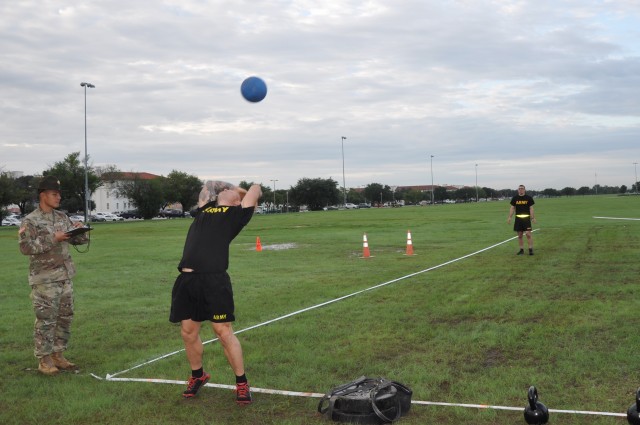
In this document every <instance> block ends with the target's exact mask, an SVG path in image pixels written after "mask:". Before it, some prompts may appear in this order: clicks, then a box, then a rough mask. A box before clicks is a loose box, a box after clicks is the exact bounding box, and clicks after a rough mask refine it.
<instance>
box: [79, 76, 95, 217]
mask: <svg viewBox="0 0 640 425" xmlns="http://www.w3.org/2000/svg"><path fill="white" fill-rule="evenodd" d="M80 86H81V87H84V222H85V223H88V222H89V216H88V214H89V174H88V173H89V168H88V165H87V161H88V157H89V154H88V153H87V87H89V88H90V89H94V88H96V86H94V85H93V84H91V83H80Z"/></svg>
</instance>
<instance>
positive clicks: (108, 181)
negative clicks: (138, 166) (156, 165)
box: [91, 173, 160, 213]
mask: <svg viewBox="0 0 640 425" xmlns="http://www.w3.org/2000/svg"><path fill="white" fill-rule="evenodd" d="M158 177H160V176H157V175H155V174H151V173H115V175H114V173H109V174H108V175H103V176H102V178H103V182H102V186H100V187H99V188H97V189H96V190H95V192H93V193H92V194H91V200H92V201H93V202H94V203H95V204H96V208H95V210H92V212H98V211H99V212H110V213H112V212H117V211H127V210H131V209H134V208H135V206H134V205H133V203H132V202H131V201H130V200H129V198H124V197H121V196H119V195H118V190H117V189H118V184H119V183H120V182H122V181H124V180H133V179H135V178H138V179H141V180H152V179H155V178H158Z"/></svg>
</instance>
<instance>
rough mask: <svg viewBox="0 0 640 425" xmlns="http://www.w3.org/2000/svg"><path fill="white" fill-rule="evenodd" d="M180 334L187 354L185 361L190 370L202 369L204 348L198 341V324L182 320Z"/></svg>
mask: <svg viewBox="0 0 640 425" xmlns="http://www.w3.org/2000/svg"><path fill="white" fill-rule="evenodd" d="M180 333H181V334H182V340H183V341H184V348H185V350H186V352H187V360H188V361H189V365H190V366H191V370H198V369H200V368H201V367H202V353H203V352H204V347H203V345H202V340H201V339H200V322H194V321H193V320H190V319H187V320H183V321H182V322H181V324H180Z"/></svg>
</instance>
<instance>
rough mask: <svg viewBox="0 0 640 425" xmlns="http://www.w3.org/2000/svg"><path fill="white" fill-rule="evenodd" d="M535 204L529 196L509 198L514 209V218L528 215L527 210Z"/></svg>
mask: <svg viewBox="0 0 640 425" xmlns="http://www.w3.org/2000/svg"><path fill="white" fill-rule="evenodd" d="M533 204H535V202H534V200H533V198H532V197H531V196H529V195H523V196H520V195H516V196H514V197H513V198H511V205H513V206H514V207H516V217H518V216H519V215H526V216H528V215H529V208H530V207H532V206H533Z"/></svg>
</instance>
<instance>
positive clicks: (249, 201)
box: [242, 184, 262, 208]
mask: <svg viewBox="0 0 640 425" xmlns="http://www.w3.org/2000/svg"><path fill="white" fill-rule="evenodd" d="M261 196H262V189H261V188H260V185H259V184H254V185H251V187H250V188H249V190H248V191H247V194H246V195H244V198H242V208H249V207H255V206H256V205H258V199H260V197H261Z"/></svg>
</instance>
